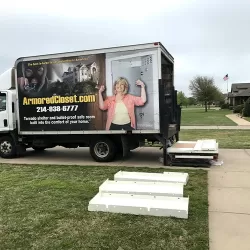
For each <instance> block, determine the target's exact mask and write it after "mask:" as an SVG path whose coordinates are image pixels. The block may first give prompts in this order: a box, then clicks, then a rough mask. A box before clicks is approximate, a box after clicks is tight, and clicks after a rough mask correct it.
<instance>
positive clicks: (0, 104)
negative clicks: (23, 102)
mask: <svg viewBox="0 0 250 250" xmlns="http://www.w3.org/2000/svg"><path fill="white" fill-rule="evenodd" d="M5 110H6V94H3V93H1V94H0V112H2V111H5Z"/></svg>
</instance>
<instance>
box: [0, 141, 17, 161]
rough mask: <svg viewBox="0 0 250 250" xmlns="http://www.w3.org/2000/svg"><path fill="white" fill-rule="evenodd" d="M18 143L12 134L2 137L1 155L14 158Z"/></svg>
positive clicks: (0, 143) (0, 144)
mask: <svg viewBox="0 0 250 250" xmlns="http://www.w3.org/2000/svg"><path fill="white" fill-rule="evenodd" d="M16 151H17V149H16V145H15V142H14V140H13V139H12V138H11V137H10V136H4V137H2V138H0V156H1V157H2V158H12V157H14V156H15V155H16Z"/></svg>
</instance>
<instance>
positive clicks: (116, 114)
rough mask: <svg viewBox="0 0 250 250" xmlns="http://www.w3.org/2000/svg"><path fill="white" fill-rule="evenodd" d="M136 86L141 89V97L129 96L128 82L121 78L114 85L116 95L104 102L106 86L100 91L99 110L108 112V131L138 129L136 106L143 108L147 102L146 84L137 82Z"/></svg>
mask: <svg viewBox="0 0 250 250" xmlns="http://www.w3.org/2000/svg"><path fill="white" fill-rule="evenodd" d="M136 85H137V86H140V87H141V96H134V95H130V94H127V92H128V81H127V80H126V79H125V78H123V77H120V78H118V79H117V80H116V81H115V84H114V89H113V90H114V95H113V96H110V97H107V98H106V100H105V101H104V100H103V97H102V93H103V91H104V90H105V87H104V86H101V87H100V89H99V108H100V109H101V110H108V115H107V123H106V130H122V129H123V130H133V129H136V120H135V106H143V105H144V104H145V102H146V101H147V98H146V91H145V84H144V83H143V82H142V81H140V80H137V81H136Z"/></svg>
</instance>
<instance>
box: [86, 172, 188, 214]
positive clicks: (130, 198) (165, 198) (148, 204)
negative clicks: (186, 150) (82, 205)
mask: <svg viewBox="0 0 250 250" xmlns="http://www.w3.org/2000/svg"><path fill="white" fill-rule="evenodd" d="M188 178H189V175H188V174H187V173H180V172H163V173H147V172H126V171H119V172H117V173H116V174H114V180H109V179H107V180H106V181H104V182H103V183H102V184H101V185H100V186H99V192H98V193H97V194H96V195H95V197H94V198H92V199H91V200H90V202H89V205H88V211H96V212H98V211H99V212H111V213H122V214H135V215H151V216H170V217H177V218H183V219H187V218H188V208H189V197H183V193H184V190H183V189H184V186H185V185H186V184H187V182H188Z"/></svg>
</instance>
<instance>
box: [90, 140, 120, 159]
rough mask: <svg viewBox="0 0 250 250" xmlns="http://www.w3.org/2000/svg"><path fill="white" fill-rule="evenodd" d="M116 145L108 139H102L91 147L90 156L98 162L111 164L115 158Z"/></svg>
mask: <svg viewBox="0 0 250 250" xmlns="http://www.w3.org/2000/svg"><path fill="white" fill-rule="evenodd" d="M115 153H116V150H115V145H114V143H113V142H112V141H111V140H110V139H108V138H101V139H98V140H96V141H94V142H93V143H91V145H90V154H91V156H92V158H93V159H94V160H95V161H97V162H110V161H112V160H113V159H114V158H115Z"/></svg>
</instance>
